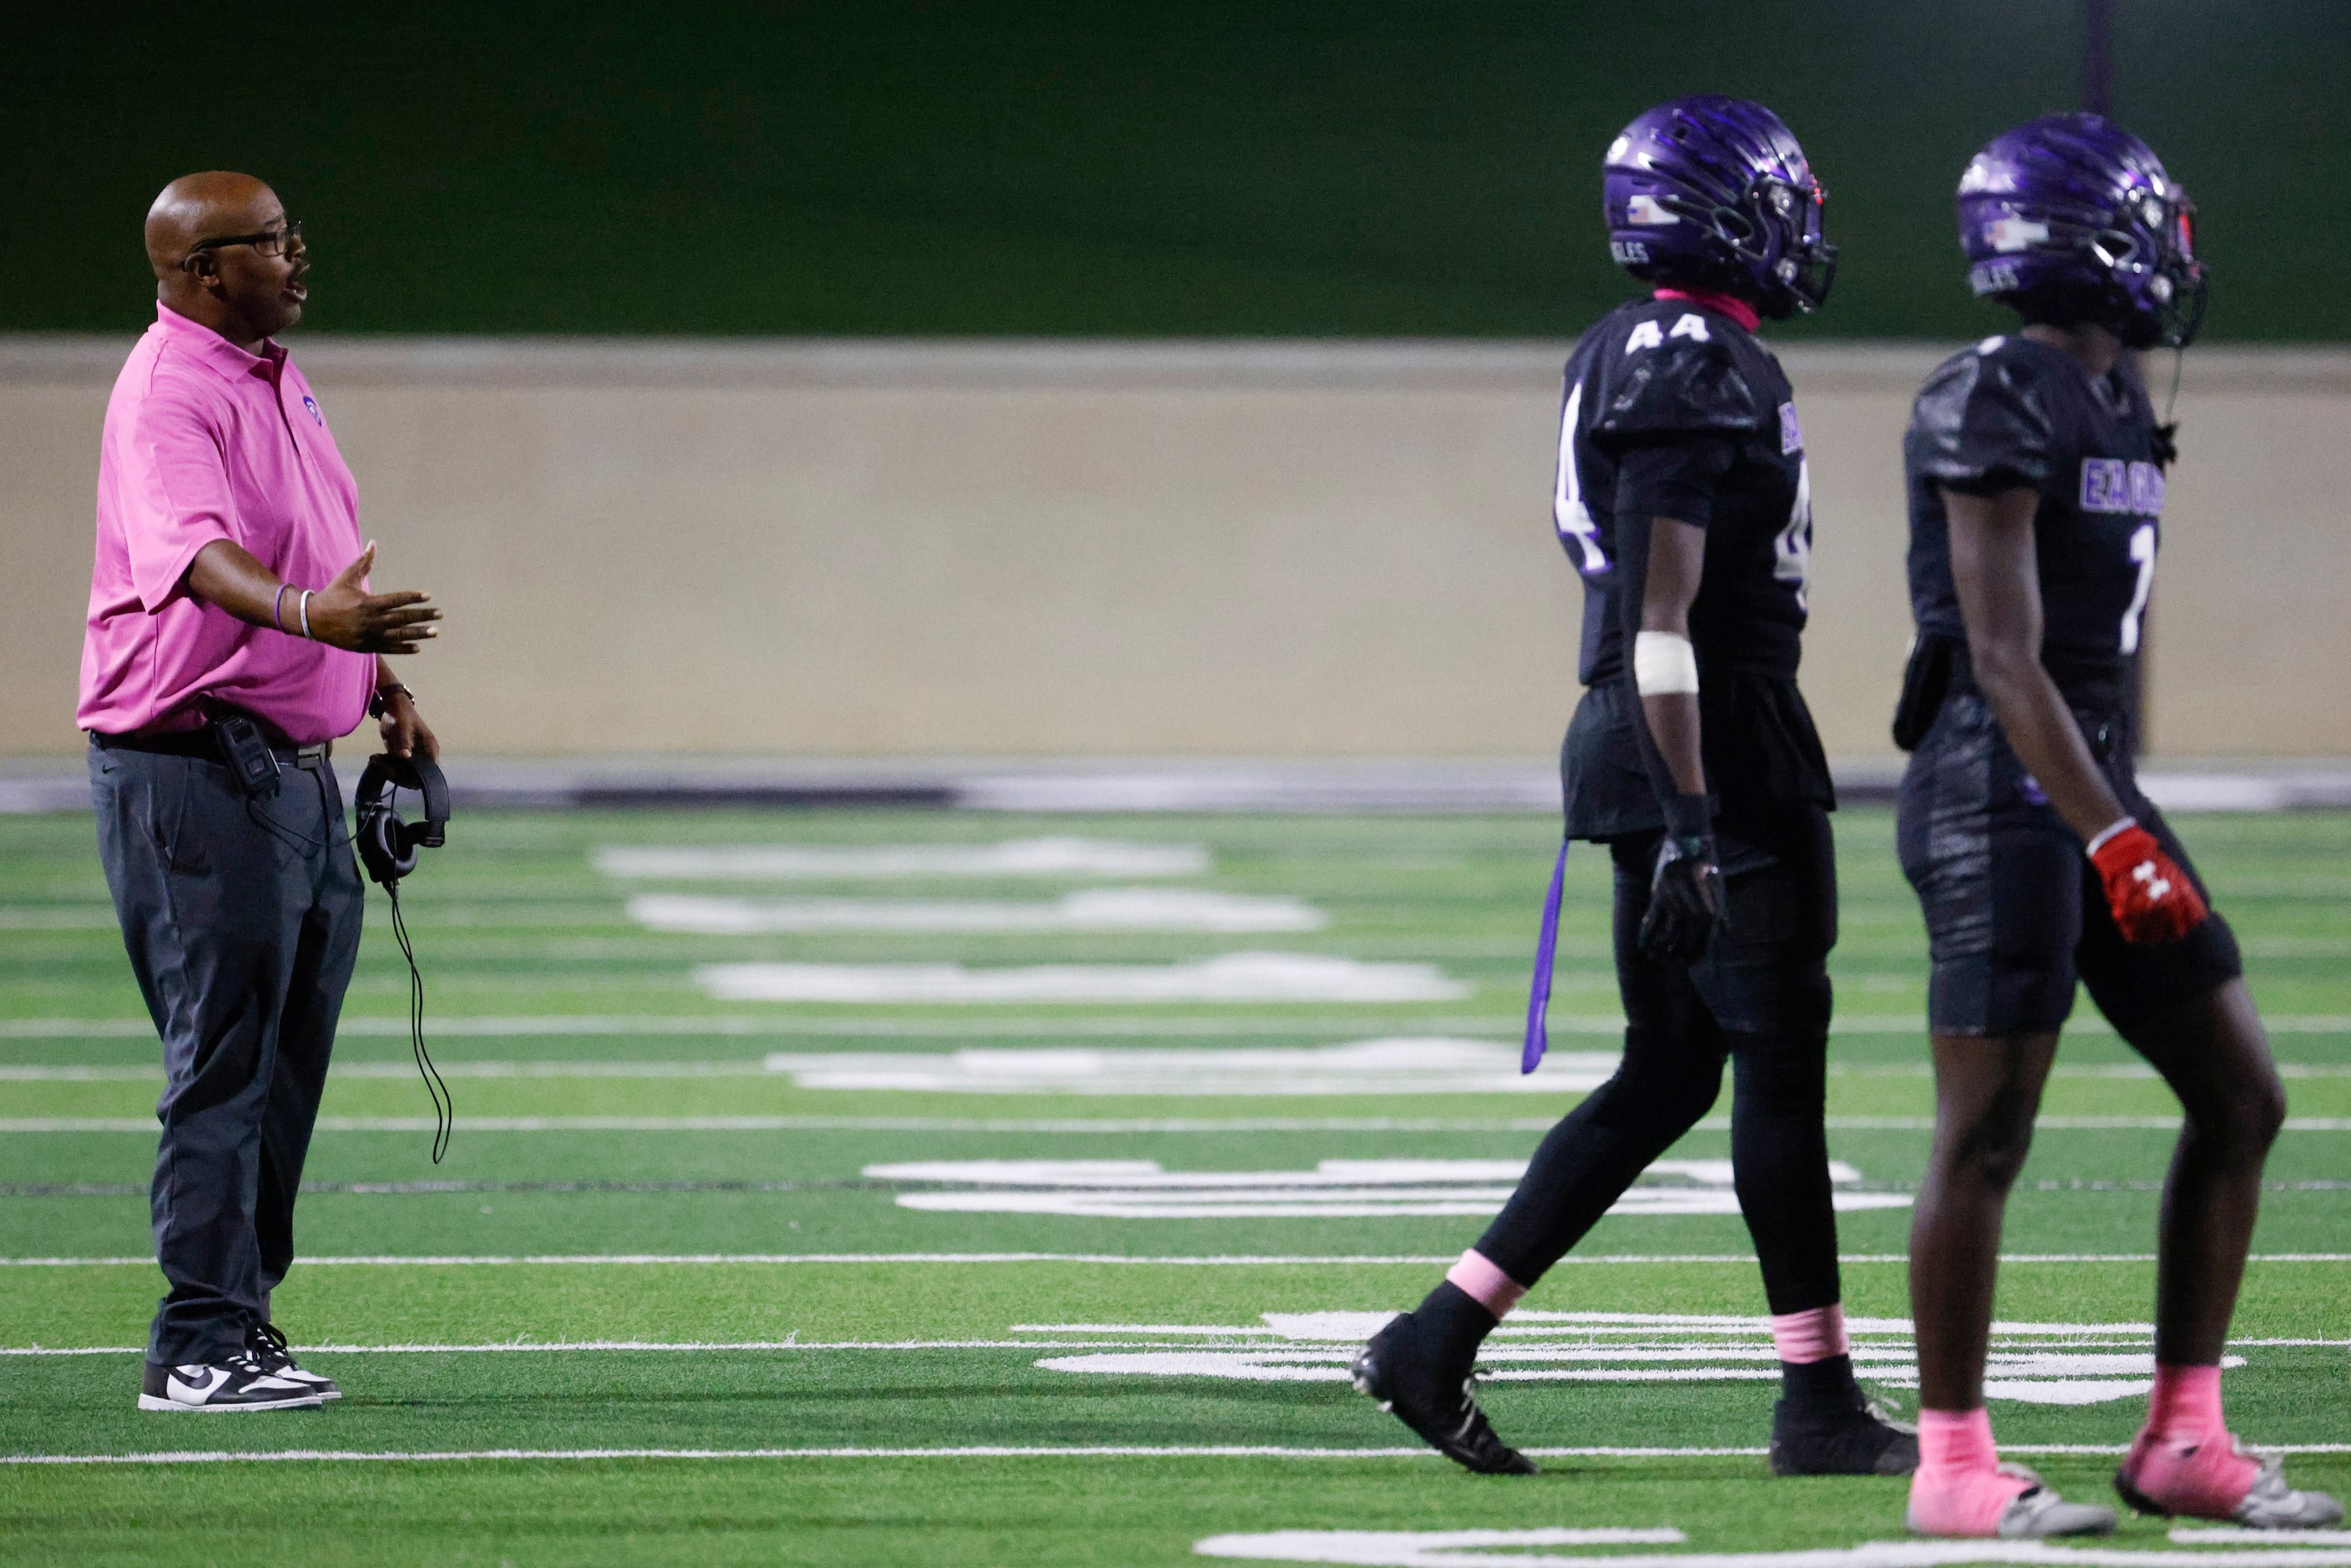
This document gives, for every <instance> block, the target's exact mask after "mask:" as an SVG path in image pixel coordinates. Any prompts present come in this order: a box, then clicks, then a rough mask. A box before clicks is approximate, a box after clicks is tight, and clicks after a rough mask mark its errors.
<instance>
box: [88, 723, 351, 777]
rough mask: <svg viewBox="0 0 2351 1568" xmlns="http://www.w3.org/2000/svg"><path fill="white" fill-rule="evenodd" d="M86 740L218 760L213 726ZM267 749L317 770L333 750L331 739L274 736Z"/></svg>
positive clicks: (104, 746) (94, 735) (92, 735)
mask: <svg viewBox="0 0 2351 1568" xmlns="http://www.w3.org/2000/svg"><path fill="white" fill-rule="evenodd" d="M89 743H90V744H91V745H92V746H95V747H99V749H100V750H102V751H144V752H147V753H149V754H151V755H152V756H156V757H193V758H196V759H197V760H198V761H200V762H219V761H222V760H223V758H222V757H221V754H220V740H219V737H216V736H214V734H213V730H212V726H210V725H206V726H204V727H203V728H201V729H174V730H166V731H156V732H151V733H148V734H144V735H100V734H99V732H98V731H97V730H94V729H93V730H91V731H90V732H89ZM269 749H270V751H271V752H272V753H273V754H274V755H276V757H277V759H278V760H279V761H280V762H290V763H292V764H293V765H294V766H295V767H297V768H310V769H312V770H314V771H315V770H316V769H318V768H320V767H322V766H324V765H325V763H326V761H327V758H330V757H332V756H333V755H334V754H335V743H334V742H333V741H331V740H320V741H314V742H312V743H311V744H310V745H308V746H296V745H295V744H294V743H293V742H291V741H278V740H273V741H271V742H270V743H269Z"/></svg>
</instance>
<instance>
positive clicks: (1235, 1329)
mask: <svg viewBox="0 0 2351 1568" xmlns="http://www.w3.org/2000/svg"><path fill="white" fill-rule="evenodd" d="M1395 1315H1396V1314H1395V1312H1393V1311H1385V1310H1383V1311H1376V1312H1262V1313H1259V1317H1260V1318H1261V1319H1262V1324H1261V1325H1260V1324H1258V1323H1188V1324H1187V1323H1015V1324H1013V1325H1012V1332H1013V1333H1102V1334H1107V1333H1128V1334H1134V1333H1167V1334H1207V1335H1216V1336H1220V1337H1226V1338H1235V1337H1240V1336H1245V1335H1249V1334H1270V1335H1275V1336H1278V1337H1280V1338H1282V1339H1289V1340H1299V1341H1306V1342H1318V1341H1321V1342H1332V1343H1346V1344H1360V1343H1363V1342H1364V1340H1367V1339H1369V1338H1371V1336H1372V1335H1374V1334H1375V1333H1379V1332H1380V1330H1381V1329H1383V1328H1384V1327H1386V1326H1387V1323H1388V1321H1389V1320H1390V1319H1392V1318H1394V1317H1395ZM1844 1326H1845V1332H1846V1333H1848V1334H1850V1335H1852V1336H1853V1337H1854V1338H1855V1341H1856V1342H1860V1343H1864V1344H1865V1343H1866V1342H1868V1341H1870V1340H1872V1339H1876V1338H1884V1337H1889V1336H1890V1337H1892V1338H1895V1339H1898V1340H1901V1341H1903V1342H1906V1343H1907V1341H1908V1340H1909V1338H1910V1335H1911V1323H1910V1320H1909V1319H1908V1318H1866V1317H1853V1318H1847V1319H1846V1320H1845V1321H1844ZM1571 1331H1572V1332H1573V1333H1576V1334H1578V1335H1581V1336H1583V1337H1585V1338H1590V1337H1593V1336H1598V1335H1606V1334H1641V1335H1645V1336H1652V1337H1653V1336H1655V1335H1656V1334H1657V1333H1673V1334H1677V1335H1682V1336H1700V1335H1707V1334H1722V1335H1735V1336H1739V1337H1742V1338H1746V1339H1750V1340H1754V1341H1756V1343H1758V1344H1761V1345H1768V1344H1769V1343H1771V1319H1769V1318H1761V1317H1738V1316H1733V1315H1729V1314H1724V1313H1711V1312H1710V1313H1703V1314H1700V1313H1688V1312H1543V1311H1537V1310H1535V1309H1533V1308H1524V1307H1522V1308H1520V1309H1518V1310H1517V1311H1514V1312H1511V1313H1510V1321H1509V1322H1506V1323H1505V1324H1504V1325H1503V1326H1502V1327H1500V1328H1498V1329H1496V1330H1495V1331H1494V1333H1495V1334H1496V1335H1499V1336H1508V1335H1511V1334H1522V1335H1534V1334H1541V1335H1546V1336H1549V1337H1552V1338H1557V1337H1558V1336H1559V1335H1560V1334H1561V1333H1565V1332H1571ZM1991 1333H1992V1335H1993V1337H1994V1338H1996V1339H2000V1340H2013V1341H2027V1340H2056V1341H2064V1342H2077V1341H2082V1340H2093V1339H2095V1340H2115V1341H2118V1342H2127V1343H2134V1344H2149V1343H2153V1341H2154V1338H2155V1325H2154V1324H2153V1323H2044V1322H2008V1321H2005V1320H2003V1321H2000V1322H1994V1323H1993V1324H1992V1325H1991ZM1691 1343H1700V1342H1698V1340H1697V1339H1695V1338H1693V1339H1692V1340H1691ZM2230 1343H2231V1344H2351V1340H2231V1342H2230ZM1855 1354H1856V1355H1862V1354H1866V1352H1865V1350H1860V1349H1857V1350H1856V1351H1855Z"/></svg>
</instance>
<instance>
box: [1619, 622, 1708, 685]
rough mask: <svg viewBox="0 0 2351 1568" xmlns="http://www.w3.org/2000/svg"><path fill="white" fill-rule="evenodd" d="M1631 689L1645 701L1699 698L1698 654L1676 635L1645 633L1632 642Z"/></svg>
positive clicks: (1688, 643)
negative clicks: (1662, 698)
mask: <svg viewBox="0 0 2351 1568" xmlns="http://www.w3.org/2000/svg"><path fill="white" fill-rule="evenodd" d="M1633 689H1634V690H1635V691H1636V692H1639V693H1640V694H1641V695H1643V696H1645V697H1662V696H1672V695H1677V694H1687V695H1692V696H1695V695H1697V694H1698V650H1696V649H1695V648H1692V647H1691V646H1690V640H1689V639H1688V638H1687V637H1685V636H1683V635H1682V634H1681V633H1680V632H1641V633H1640V634H1639V635H1637V636H1635V638H1634V639H1633Z"/></svg>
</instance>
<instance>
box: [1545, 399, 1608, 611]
mask: <svg viewBox="0 0 2351 1568" xmlns="http://www.w3.org/2000/svg"><path fill="white" fill-rule="evenodd" d="M1582 413H1583V382H1576V383H1575V385H1573V386H1572V387H1570V388H1569V389H1568V392H1567V406H1566V407H1565V408H1563V409H1562V410H1561V411H1560V416H1559V485H1558V487H1557V488H1556V489H1555V490H1553V491H1552V498H1551V520H1552V523H1553V525H1555V526H1556V527H1557V528H1558V529H1559V537H1560V542H1561V543H1562V544H1564V543H1565V542H1567V540H1569V539H1571V538H1572V539H1573V540H1574V541H1575V542H1576V543H1577V544H1579V545H1581V546H1583V560H1582V561H1581V562H1580V563H1579V564H1578V566H1577V568H1576V570H1579V571H1581V572H1583V575H1584V576H1586V577H1597V576H1599V575H1600V574H1601V573H1602V572H1604V571H1606V570H1608V557H1607V555H1606V553H1605V552H1604V551H1603V550H1602V549H1601V548H1600V526H1599V525H1598V524H1597V523H1594V522H1593V520H1592V513H1591V512H1590V511H1589V510H1588V509H1586V507H1584V505H1583V485H1582V484H1581V483H1579V482H1578V481H1577V479H1576V476H1575V436H1576V426H1577V425H1578V423H1581V421H1580V419H1579V417H1578V416H1579V415H1581V414H1582Z"/></svg>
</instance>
